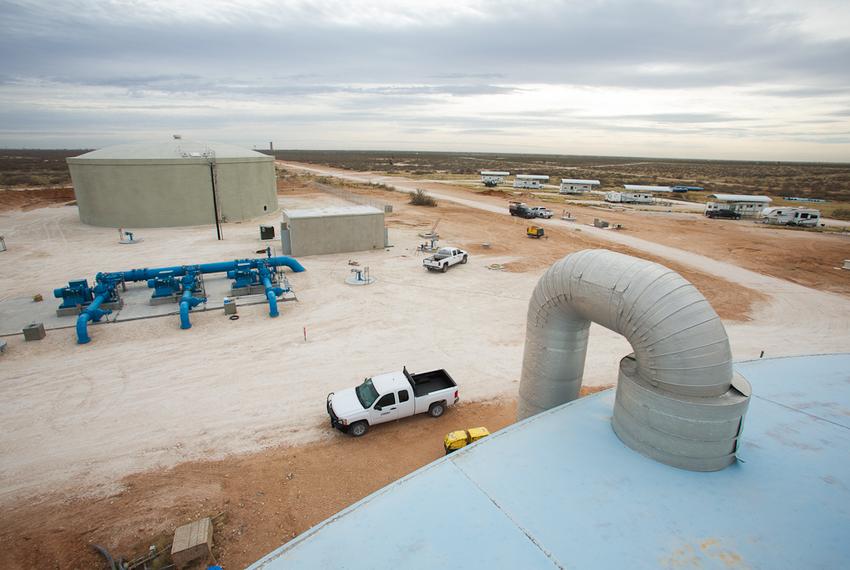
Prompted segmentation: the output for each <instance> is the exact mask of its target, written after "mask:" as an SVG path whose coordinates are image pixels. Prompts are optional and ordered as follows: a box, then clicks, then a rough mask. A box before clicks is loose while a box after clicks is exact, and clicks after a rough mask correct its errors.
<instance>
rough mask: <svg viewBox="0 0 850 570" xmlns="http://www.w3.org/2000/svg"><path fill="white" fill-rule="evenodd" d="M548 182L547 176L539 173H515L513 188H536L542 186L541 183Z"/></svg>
mask: <svg viewBox="0 0 850 570" xmlns="http://www.w3.org/2000/svg"><path fill="white" fill-rule="evenodd" d="M544 182H549V177H548V176H544V175H541V174H517V175H516V180H514V188H531V189H533V190H537V189H540V188H543V183H544Z"/></svg>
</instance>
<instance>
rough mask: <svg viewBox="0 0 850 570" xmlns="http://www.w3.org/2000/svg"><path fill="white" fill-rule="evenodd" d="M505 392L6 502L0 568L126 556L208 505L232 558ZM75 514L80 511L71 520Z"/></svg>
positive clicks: (305, 525) (249, 557)
mask: <svg viewBox="0 0 850 570" xmlns="http://www.w3.org/2000/svg"><path fill="white" fill-rule="evenodd" d="M514 414H515V404H514V402H513V401H507V402H505V403H495V404H471V405H459V406H458V407H456V408H454V409H450V410H449V411H448V412H447V413H446V414H445V415H444V416H443V417H441V418H438V419H434V418H431V417H426V416H418V417H415V418H411V419H409V420H407V421H404V422H395V423H392V424H387V425H382V426H376V427H375V428H374V429H373V430H371V431H370V433H369V434H367V435H366V436H364V437H362V438H360V439H354V438H351V437H348V436H346V435H343V434H341V433H332V434H331V437H330V438H329V439H328V441H325V442H321V443H317V444H315V445H308V446H300V447H275V448H272V449H269V450H266V451H264V452H261V453H249V454H244V455H239V456H234V457H228V458H226V459H222V460H219V461H198V462H188V463H182V464H180V465H177V466H176V467H174V468H172V469H167V470H162V471H156V472H149V473H142V474H138V475H132V476H129V477H126V478H124V479H123V481H122V490H121V491H120V492H119V493H117V494H115V495H112V496H109V497H108V498H103V499H96V500H91V499H74V498H68V497H63V496H62V495H61V494H51V495H46V496H43V497H41V498H39V499H37V500H35V501H27V502H19V503H17V504H15V505H11V506H6V507H4V510H3V516H2V518H0V544H3V545H4V547H3V548H2V549H0V568H4V569H11V568H63V569H65V568H81V569H82V568H99V567H100V565H99V564H100V560H99V555H97V554H95V553H94V551H93V550H92V549H91V548H90V547H89V546H88V543H90V542H91V543H95V544H100V545H101V546H104V547H106V548H107V549H108V550H109V551H110V552H111V553H112V554H113V555H114V556H116V557H117V556H124V557H125V558H130V557H132V556H134V555H139V554H142V553H144V552H146V551H147V549H148V547H149V546H150V545H151V544H158V545H159V547H160V548H162V547H163V546H166V545H167V544H168V543H170V540H171V537H172V536H173V533H174V529H175V528H176V527H177V526H179V525H182V524H185V523H188V522H191V521H192V520H196V519H198V518H200V517H204V516H213V517H214V516H216V515H218V514H219V513H224V514H223V516H221V517H219V518H218V519H216V525H215V542H216V543H217V546H216V548H215V549H214V552H213V554H214V555H215V557H216V559H217V561H218V562H219V563H220V564H222V565H223V566H224V568H234V569H235V568H244V567H245V566H246V565H248V564H250V563H251V562H254V561H255V560H257V559H258V558H260V557H262V556H263V555H264V554H266V553H267V552H269V551H271V550H273V549H275V548H277V547H278V546H280V545H281V544H283V543H284V542H287V541H288V540H290V539H291V538H293V537H294V536H296V535H297V534H299V533H301V532H304V531H305V530H307V529H309V528H310V527H311V526H313V525H315V524H318V523H319V522H321V521H323V520H324V519H326V518H327V517H329V516H331V515H333V514H334V513H336V512H338V511H340V510H342V509H343V508H345V507H347V506H349V505H351V504H352V503H354V502H356V501H358V500H360V499H362V498H363V497H365V496H367V495H369V494H370V493H372V492H374V491H377V490H378V489H380V488H381V487H383V486H385V485H387V484H389V483H391V482H392V481H395V480H396V479H399V478H400V477H403V476H404V475H407V474H408V473H410V472H412V471H414V470H416V469H418V468H420V467H423V466H425V465H426V464H428V463H430V462H431V461H433V460H435V459H438V458H439V457H442V456H443V449H442V440H443V436H444V435H445V434H446V433H448V432H449V431H452V430H455V429H466V428H470V427H476V426H481V425H483V426H486V427H487V428H488V429H490V430H491V431H495V430H497V429H501V428H503V427H505V426H507V425H509V424H510V423H512V422H513V420H514ZM78 521H85V522H84V523H83V524H80V523H79V522H78Z"/></svg>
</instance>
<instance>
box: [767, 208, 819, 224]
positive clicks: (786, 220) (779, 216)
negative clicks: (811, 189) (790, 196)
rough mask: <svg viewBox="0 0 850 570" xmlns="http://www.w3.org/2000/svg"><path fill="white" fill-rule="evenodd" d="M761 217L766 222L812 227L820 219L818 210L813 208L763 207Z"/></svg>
mask: <svg viewBox="0 0 850 570" xmlns="http://www.w3.org/2000/svg"><path fill="white" fill-rule="evenodd" d="M761 217H762V219H763V220H764V222H765V223H767V224H774V225H779V226H802V227H805V228H813V227H815V226H817V225H818V222H819V221H820V210H815V209H814V208H789V207H787V206H785V207H777V208H765V209H764V210H762V212H761Z"/></svg>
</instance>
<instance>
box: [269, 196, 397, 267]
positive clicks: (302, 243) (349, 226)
mask: <svg viewBox="0 0 850 570" xmlns="http://www.w3.org/2000/svg"><path fill="white" fill-rule="evenodd" d="M387 239H388V237H387V228H386V226H385V224H384V212H383V211H382V210H379V209H378V208H373V207H371V206H339V207H330V208H308V209H303V210H284V211H283V223H282V224H281V226H280V241H281V246H282V248H283V253H284V254H285V255H295V256H303V255H320V254H324V253H343V252H349V251H365V250H370V249H381V248H383V247H386V246H387V245H388V241H387Z"/></svg>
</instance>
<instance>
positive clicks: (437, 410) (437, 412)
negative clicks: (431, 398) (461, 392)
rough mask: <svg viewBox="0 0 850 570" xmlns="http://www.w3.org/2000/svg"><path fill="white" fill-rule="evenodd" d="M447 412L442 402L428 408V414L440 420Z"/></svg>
mask: <svg viewBox="0 0 850 570" xmlns="http://www.w3.org/2000/svg"><path fill="white" fill-rule="evenodd" d="M445 411H446V406H445V404H443V403H442V402H435V403H433V404H431V407H429V408H428V414H429V415H430V416H431V417H432V418H439V417H440V416H442V415H443V412H445Z"/></svg>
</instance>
